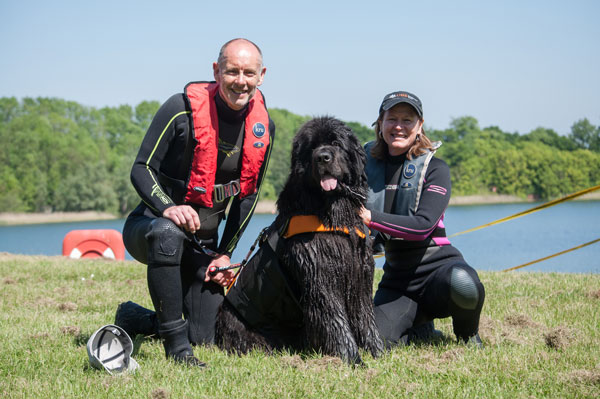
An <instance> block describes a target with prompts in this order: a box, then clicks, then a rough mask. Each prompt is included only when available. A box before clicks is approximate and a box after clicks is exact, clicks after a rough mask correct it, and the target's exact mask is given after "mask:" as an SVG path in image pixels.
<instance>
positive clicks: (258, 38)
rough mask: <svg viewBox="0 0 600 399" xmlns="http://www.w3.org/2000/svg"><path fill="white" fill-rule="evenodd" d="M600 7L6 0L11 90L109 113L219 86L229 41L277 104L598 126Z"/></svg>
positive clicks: (315, 110) (5, 81)
mask: <svg viewBox="0 0 600 399" xmlns="http://www.w3.org/2000/svg"><path fill="white" fill-rule="evenodd" d="M599 16H600V1H595V0H589V1H585V0H581V1H579V0H574V1H571V2H565V1H554V0H545V1H537V0H535V1H533V0H532V1H528V0H520V1H513V0H507V1H496V2H491V1H488V2H486V1H462V0H456V1H433V0H429V1H428V0H424V1H419V2H417V1H412V2H407V1H377V0H372V1H351V0H346V1H339V2H337V1H333V2H327V1H324V0H322V1H313V0H306V1H302V2H284V1H281V0H280V1H272V0H265V1H260V2H248V1H246V2H239V1H236V0H232V1H227V2H216V1H214V2H202V1H177V0H173V1H152V0H146V1H135V0H132V1H128V0H119V1H113V0H104V1H99V2H88V1H61V0H55V1H42V0H39V1H32V0H20V1H10V0H0V18H1V19H0V21H1V22H0V50H1V52H0V54H2V56H1V57H0V96H3V97H5V96H15V97H17V98H23V97H38V96H43V97H58V98H63V99H67V100H72V101H77V102H79V103H81V104H84V105H88V106H94V107H103V106H117V105H120V104H129V105H136V104H138V103H139V102H141V101H143V100H157V101H159V102H163V101H164V100H166V99H167V98H168V97H169V96H170V95H172V94H174V93H176V92H180V91H181V90H182V89H183V87H184V85H185V84H186V83H187V82H188V81H192V80H211V79H212V62H213V61H214V60H215V59H216V57H217V53H218V50H219V48H220V46H221V45H222V44H223V43H224V42H226V41H227V40H229V39H231V38H234V37H246V38H249V39H250V40H253V41H254V42H256V43H257V44H258V45H259V46H260V47H261V48H262V50H263V54H264V63H265V66H266V67H267V75H266V77H265V82H264V84H263V86H262V87H261V88H262V90H263V92H264V94H265V97H266V99H267V104H268V106H269V107H278V108H285V109H288V110H289V111H291V112H294V113H297V114H301V115H310V116H315V115H324V114H328V115H333V116H335V117H338V118H341V119H343V120H346V121H358V122H361V123H363V124H366V125H367V124H368V125H370V123H371V122H372V121H373V120H374V119H375V117H376V113H377V109H378V107H379V104H380V101H381V99H382V98H383V96H384V95H385V94H386V93H388V92H391V91H395V90H400V89H402V90H407V91H411V92H413V93H415V94H417V95H418V96H419V97H420V98H421V100H422V101H423V103H424V113H425V123H426V126H429V127H430V128H432V127H433V128H436V129H443V128H446V127H448V125H449V123H450V121H451V120H452V118H455V117H459V116H464V115H470V116H474V117H475V118H477V120H478V121H479V123H480V126H481V127H486V126H491V125H496V126H499V127H500V128H501V129H502V130H504V131H509V132H515V131H516V132H519V133H527V132H529V131H531V130H532V129H534V128H536V127H539V126H542V127H547V128H552V129H554V130H556V131H557V132H558V133H560V134H567V133H568V132H569V131H570V127H571V125H572V124H573V123H574V122H575V121H577V120H579V119H582V118H588V119H589V120H590V121H591V122H592V123H593V124H594V125H600V74H599V71H600V23H599V22H598V17H599Z"/></svg>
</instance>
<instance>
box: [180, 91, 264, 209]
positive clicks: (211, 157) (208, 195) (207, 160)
mask: <svg viewBox="0 0 600 399" xmlns="http://www.w3.org/2000/svg"><path fill="white" fill-rule="evenodd" d="M218 89H219V85H218V84H217V83H214V82H213V83H190V84H188V85H187V86H186V88H185V95H186V96H187V98H188V100H189V102H190V105H191V107H192V126H193V128H194V136H195V138H196V141H197V144H196V147H195V148H194V156H193V158H192V159H193V160H192V168H191V172H190V178H189V180H188V185H187V192H186V195H185V202H190V203H194V204H199V205H202V206H205V207H208V208H212V206H213V191H214V185H215V173H216V169H217V155H218V139H219V120H218V116H217V107H216V104H215V100H214V97H215V95H216V94H217V90H218ZM268 145H269V114H268V113H267V108H266V107H265V100H264V98H263V95H262V93H261V92H260V91H259V90H258V89H256V93H255V95H254V97H252V99H251V100H250V102H249V103H248V113H247V114H246V119H245V127H244V144H243V148H242V170H241V171H240V190H241V191H240V196H241V197H245V196H248V195H250V194H254V193H255V192H256V184H257V181H258V173H259V171H260V167H261V166H262V164H263V162H264V159H265V152H266V150H267V146H268Z"/></svg>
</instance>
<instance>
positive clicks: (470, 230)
mask: <svg viewBox="0 0 600 399" xmlns="http://www.w3.org/2000/svg"><path fill="white" fill-rule="evenodd" d="M598 189H600V185H598V186H595V187H591V188H586V189H585V190H581V191H578V192H576V193H573V194H569V195H567V196H565V197H562V198H559V199H555V200H553V201H550V202H546V203H545V204H542V205H538V206H536V207H534V208H531V209H527V210H525V211H522V212H519V213H515V214H514V215H511V216H507V217H505V218H502V219H498V220H495V221H493V222H490V223H486V224H482V225H481V226H477V227H473V228H472V229H469V230H465V231H461V232H460V233H454V234H452V235H450V236H448V238H452V237H456V236H459V235H461V234H465V233H470V232H472V231H475V230H480V229H483V228H484V227H489V226H493V225H495V224H499V223H502V222H506V221H509V220H512V219H516V218H518V217H521V216H525V215H529V214H530V213H533V212H537V211H540V210H542V209H545V208H549V207H551V206H554V205H557V204H560V203H561V202H565V201H568V200H571V199H573V198H576V197H579V196H582V195H584V194H587V193H591V192H592V191H596V190H598Z"/></svg>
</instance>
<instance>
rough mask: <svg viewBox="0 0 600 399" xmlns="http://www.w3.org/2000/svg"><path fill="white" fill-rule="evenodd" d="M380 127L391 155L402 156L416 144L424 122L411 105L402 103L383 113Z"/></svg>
mask: <svg viewBox="0 0 600 399" xmlns="http://www.w3.org/2000/svg"><path fill="white" fill-rule="evenodd" d="M380 127H381V132H382V133H383V141H385V143H386V144H387V146H388V152H389V153H390V155H401V154H404V153H405V152H406V151H408V150H409V149H410V147H412V145H413V144H414V142H415V140H416V139H417V134H420V133H421V129H422V127H423V121H422V120H421V119H419V115H417V112H416V111H415V109H414V108H413V107H412V106H411V105H409V104H406V103H400V104H398V105H395V106H393V107H392V108H390V109H389V110H387V111H385V112H384V113H383V117H382V119H381V122H380Z"/></svg>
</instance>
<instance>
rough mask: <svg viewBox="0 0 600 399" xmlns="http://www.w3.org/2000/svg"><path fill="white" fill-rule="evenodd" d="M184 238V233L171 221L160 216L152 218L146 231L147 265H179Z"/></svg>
mask: <svg viewBox="0 0 600 399" xmlns="http://www.w3.org/2000/svg"><path fill="white" fill-rule="evenodd" d="M185 238H186V236H185V233H184V232H183V231H182V230H181V229H180V228H179V227H177V225H176V224H175V223H173V221H171V220H169V219H167V218H162V217H161V218H157V219H154V220H153V221H152V222H151V223H150V230H149V231H148V233H146V239H147V240H148V265H151V264H156V263H158V264H161V265H173V266H175V265H179V264H180V263H181V256H182V254H183V242H184V240H185Z"/></svg>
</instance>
